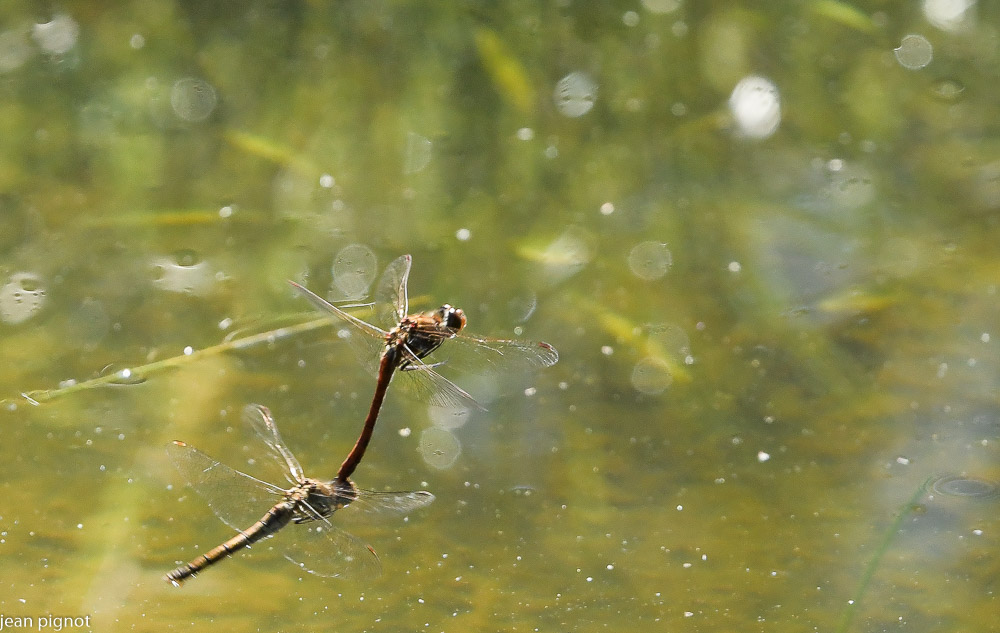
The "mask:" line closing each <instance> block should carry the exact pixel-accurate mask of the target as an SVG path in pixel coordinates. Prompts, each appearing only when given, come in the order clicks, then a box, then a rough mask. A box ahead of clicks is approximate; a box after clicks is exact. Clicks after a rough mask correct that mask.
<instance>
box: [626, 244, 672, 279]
mask: <svg viewBox="0 0 1000 633" xmlns="http://www.w3.org/2000/svg"><path fill="white" fill-rule="evenodd" d="M673 263H674V260H673V255H671V254H670V249H668V248H667V245H666V244H663V243H661V242H642V243H640V244H636V245H635V246H633V247H632V250H631V251H629V254H628V266H629V268H630V269H631V270H632V274H633V275H635V276H636V277H638V278H640V279H645V280H646V281H653V280H654V279H659V278H660V277H663V276H664V275H666V274H667V271H668V270H670V266H672V265H673Z"/></svg>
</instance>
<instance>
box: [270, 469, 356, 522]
mask: <svg viewBox="0 0 1000 633" xmlns="http://www.w3.org/2000/svg"><path fill="white" fill-rule="evenodd" d="M357 496H358V492H357V488H356V487H354V484H353V482H348V484H347V485H346V486H345V485H343V484H340V485H338V484H336V483H335V482H330V483H326V482H323V481H320V480H318V479H311V478H306V479H305V481H303V482H302V483H300V484H299V485H298V486H296V487H295V488H292V489H291V490H289V491H288V492H287V493H286V498H287V499H288V501H290V502H292V503H293V504H294V505H295V508H296V517H295V522H296V523H305V522H307V521H315V520H317V519H321V518H324V517H328V516H330V515H331V514H333V513H334V512H336V511H337V510H340V509H341V508H343V507H344V506H346V505H348V504H349V503H351V502H352V501H354V500H355V499H357Z"/></svg>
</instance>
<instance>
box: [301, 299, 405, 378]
mask: <svg viewBox="0 0 1000 633" xmlns="http://www.w3.org/2000/svg"><path fill="white" fill-rule="evenodd" d="M288 283H290V284H291V285H292V287H293V288H295V289H296V290H298V291H299V293H300V294H302V296H304V297H305V298H306V299H308V300H309V302H310V303H312V304H313V306H315V307H316V309H317V310H319V311H320V312H324V313H326V314H328V315H331V316H333V317H336V318H338V319H340V320H342V321H344V322H345V323H349V324H350V325H351V326H352V327H350V328H346V329H344V330H342V331H341V332H338V335H339V336H340V338H342V339H344V340H345V341H346V342H347V344H348V345H349V346H350V348H351V350H352V351H353V352H354V355H355V356H356V357H357V359H358V362H360V363H361V365H362V367H365V368H366V369H367V370H368V371H369V372H370V373H371V374H372V375H373V376H374V375H375V374H376V372H377V367H378V361H379V357H380V356H381V355H382V350H383V349H384V348H385V338H386V335H387V333H386V332H385V331H384V330H382V329H381V328H378V327H376V326H374V325H372V324H371V323H368V322H367V321H364V320H362V319H359V318H357V317H356V316H353V315H350V314H348V313H346V312H344V311H343V310H341V309H340V308H338V307H337V306H335V305H333V304H332V303H330V302H329V301H327V300H325V299H323V298H322V297H320V296H319V295H317V294H316V293H314V292H312V291H311V290H309V289H308V288H305V287H303V286H300V285H299V284H297V283H295V282H294V281H291V280H289V282H288Z"/></svg>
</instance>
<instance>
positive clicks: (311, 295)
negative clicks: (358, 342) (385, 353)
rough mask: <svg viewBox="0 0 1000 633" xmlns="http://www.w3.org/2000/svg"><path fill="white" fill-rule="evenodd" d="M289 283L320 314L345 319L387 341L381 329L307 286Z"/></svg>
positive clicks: (371, 334)
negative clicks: (345, 310) (349, 312)
mask: <svg viewBox="0 0 1000 633" xmlns="http://www.w3.org/2000/svg"><path fill="white" fill-rule="evenodd" d="M288 283H289V284H291V285H292V288H295V289H296V290H297V291H298V292H299V294H301V295H302V296H303V297H305V298H306V299H308V300H309V302H310V303H311V304H313V306H315V307H316V309H317V310H319V311H320V312H326V313H327V314H333V315H336V316H337V317H339V318H341V319H343V320H344V321H346V322H348V323H350V324H351V325H353V326H354V327H356V328H358V329H359V330H361V331H362V332H363V333H365V334H367V335H368V336H370V337H374V338H377V339H378V340H379V341H383V340H384V339H385V334H386V332H385V331H384V330H382V329H381V328H377V327H375V326H374V325H372V324H371V323H369V322H367V321H363V320H361V319H359V318H358V317H356V316H354V315H351V314H348V313H346V312H344V311H343V310H341V309H340V308H338V307H337V306H335V305H333V304H332V303H330V302H329V301H327V300H326V299H324V298H323V297H321V296H319V295H318V294H316V293H315V292H313V291H312V290H309V289H308V288H306V287H305V286H302V285H300V284H297V283H295V282H294V281H292V280H291V279H289V280H288Z"/></svg>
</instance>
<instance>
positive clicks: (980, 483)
mask: <svg viewBox="0 0 1000 633" xmlns="http://www.w3.org/2000/svg"><path fill="white" fill-rule="evenodd" d="M931 489H932V490H934V492H937V493H939V494H943V495H950V496H953V497H975V498H977V499H993V498H996V497H1000V485H997V484H996V483H995V482H992V481H987V480H985V479H976V478H974V477H962V476H959V475H945V476H944V477H941V478H940V479H938V480H937V481H935V482H934V483H933V484H932V485H931Z"/></svg>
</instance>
